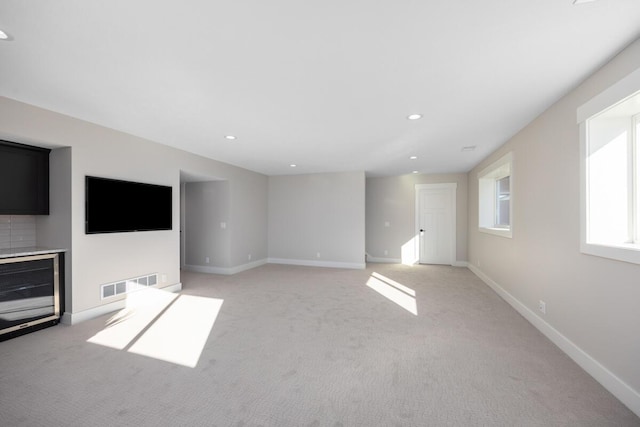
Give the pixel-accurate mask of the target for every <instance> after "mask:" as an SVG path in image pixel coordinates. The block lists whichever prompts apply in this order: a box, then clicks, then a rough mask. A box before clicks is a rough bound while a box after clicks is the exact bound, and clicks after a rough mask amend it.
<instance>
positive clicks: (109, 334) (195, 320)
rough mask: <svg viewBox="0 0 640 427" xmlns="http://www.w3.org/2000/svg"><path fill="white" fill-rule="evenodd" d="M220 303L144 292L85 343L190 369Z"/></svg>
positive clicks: (129, 300) (131, 296)
mask: <svg viewBox="0 0 640 427" xmlns="http://www.w3.org/2000/svg"><path fill="white" fill-rule="evenodd" d="M223 302H224V300H222V299H217V298H205V297H197V296H192V295H179V294H174V293H171V292H167V291H163V290H160V289H154V288H148V289H145V290H142V291H140V292H135V293H132V294H129V295H127V300H126V307H125V308H124V309H122V310H120V311H119V312H118V313H116V314H115V315H114V316H112V317H111V318H109V320H107V322H106V327H105V328H104V329H103V330H102V331H100V332H98V333H97V334H95V335H94V336H92V337H91V338H89V339H88V340H87V342H90V343H93V344H99V345H103V346H106V347H110V348H114V349H116V350H124V351H128V352H130V353H134V354H138V355H142V356H147V357H152V358H155V359H159V360H163V361H166V362H171V363H175V364H178V365H182V366H188V367H190V368H194V367H195V366H196V365H197V364H198V360H199V359H200V354H201V353H202V350H203V348H204V346H205V344H206V342H207V339H208V338H209V333H210V332H211V329H212V328H213V325H214V323H215V321H216V319H217V317H218V313H219V312H220V308H221V307H222V303H223Z"/></svg>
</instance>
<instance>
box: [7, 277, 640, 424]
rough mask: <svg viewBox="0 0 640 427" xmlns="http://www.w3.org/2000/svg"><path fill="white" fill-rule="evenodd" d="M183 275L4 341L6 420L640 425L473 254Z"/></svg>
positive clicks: (188, 422)
mask: <svg viewBox="0 0 640 427" xmlns="http://www.w3.org/2000/svg"><path fill="white" fill-rule="evenodd" d="M373 273H376V274H375V277H374V276H373ZM182 283H183V287H184V290H183V291H182V293H181V295H180V296H176V297H171V298H174V299H173V300H171V301H169V302H167V301H166V300H165V302H164V303H162V304H164V305H161V306H160V307H158V308H153V307H150V306H149V304H147V306H146V307H142V308H139V309H136V308H135V307H134V306H133V305H132V307H130V308H129V309H127V310H124V311H123V312H121V313H118V314H117V315H116V316H114V315H113V314H112V315H108V316H103V317H101V318H98V319H93V320H90V321H87V322H84V323H81V324H79V325H75V326H63V325H58V326H55V327H53V328H49V329H45V330H42V331H39V332H35V333H33V334H29V335H26V336H23V337H19V338H16V339H13V340H9V341H6V342H3V343H0V425H2V426H12V427H13V426H29V427H34V426H83V427H85V426H331V427H336V426H594V427H595V426H597V427H602V426H616V427H618V426H638V425H640V419H639V418H638V417H636V416H635V415H634V414H633V413H632V412H631V411H629V410H628V409H627V408H626V407H625V406H624V405H623V404H622V403H620V402H619V401H618V400H616V399H615V398H614V397H613V396H612V395H611V394H610V393H608V392H607V391H606V390H605V389H604V388H603V387H602V386H600V385H599V384H598V383H597V382H596V381H595V380H594V379H592V378H591V377H590V376H589V375H588V374H586V373H585V372H584V371H582V370H581V369H580V368H579V367H578V366H577V365H576V364H575V363H573V362H572V361H571V360H570V359H569V358H568V357H567V356H566V355H564V353H562V352H561V351H560V350H559V349H558V348H556V347H555V346H554V345H553V344H552V343H551V342H549V341H548V340H547V339H546V338H545V337H544V336H543V335H542V334H541V333H539V332H538V331H537V330H536V329H534V328H533V327H532V326H531V325H530V324H529V323H528V322H527V321H526V320H524V319H523V318H522V317H520V315H519V314H517V313H516V312H515V311H514V310H513V309H511V308H510V307H509V306H508V305H507V304H506V303H505V302H503V301H502V300H501V299H500V298H499V297H498V296H497V295H496V294H495V293H494V292H493V291H492V290H491V289H490V288H488V287H487V286H485V285H484V284H483V283H482V282H481V281H480V280H479V279H478V278H476V277H475V276H474V275H473V274H472V273H471V272H470V271H469V270H467V269H465V268H453V267H444V266H413V267H407V266H401V265H381V264H370V265H369V266H368V268H367V270H361V271H357V270H338V269H324V268H308V267H293V266H281V265H266V266H263V267H259V268H256V269H253V270H250V271H246V272H244V273H240V274H237V275H235V276H215V275H206V274H196V273H189V272H183V275H182ZM413 291H415V298H414V296H413V295H412V293H413ZM140 295H142V294H140ZM196 297H198V298H196ZM139 299H140V298H138V300H139ZM220 303H221V304H222V305H221V306H220ZM198 304H199V305H198ZM218 308H219V313H218V312H217V309H218ZM180 309H182V311H180ZM216 313H217V317H216ZM414 313H417V315H416V314H414ZM141 319H142V320H144V321H141ZM145 319H147V320H145ZM207 322H209V323H207ZM211 323H213V326H212V327H211V328H210V327H209V326H210V325H211ZM167 325H172V326H173V327H174V330H169V329H167V327H168V326H167ZM190 325H191V326H190ZM114 331H119V333H120V334H121V335H120V338H118V339H120V340H121V341H120V342H119V344H118V345H113V344H112V345H111V346H109V342H108V341H109V340H111V339H116V338H114V336H115V334H114ZM165 331H166V332H165ZM127 333H128V334H129V335H128V336H127ZM122 334H124V336H125V338H122ZM207 336H208V339H207ZM154 337H155V339H156V340H158V339H159V340H161V341H162V343H161V344H162V345H156V348H155V349H153V348H152V349H151V350H149V348H151V347H153V346H151V345H147V344H148V342H151V341H153V339H154ZM116 341H117V339H116ZM198 343H201V344H198ZM145 345H146V347H147V350H145V349H144V348H143V347H145ZM114 347H115V348H114ZM200 348H201V350H202V352H201V353H200ZM145 351H146V352H145ZM172 351H174V352H176V353H177V355H173V356H167V355H168V354H169V353H171V352H172ZM154 352H155V353H154ZM180 352H182V354H181V353H180ZM142 354H149V355H150V356H145V355H142ZM151 356H152V357H151ZM172 357H174V358H175V360H178V361H179V362H178V363H176V362H169V361H167V360H172V359H171V358H172ZM162 359H164V360H162ZM185 361H186V362H185ZM189 361H192V362H193V363H191V362H189ZM189 363H191V366H195V367H190V366H189Z"/></svg>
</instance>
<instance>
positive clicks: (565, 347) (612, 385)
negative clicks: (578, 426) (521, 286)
mask: <svg viewBox="0 0 640 427" xmlns="http://www.w3.org/2000/svg"><path fill="white" fill-rule="evenodd" d="M468 268H469V270H471V271H472V272H473V273H474V274H475V275H476V276H478V277H479V278H480V279H482V281H483V282H485V283H486V284H487V285H488V286H489V287H490V288H491V289H493V290H494V291H495V292H496V293H497V294H498V295H500V297H501V298H502V299H504V300H505V301H506V302H508V303H509V304H510V305H511V306H512V307H513V308H514V309H515V310H516V311H517V312H518V313H520V314H521V315H522V316H523V317H524V318H525V319H527V320H528V321H529V322H530V323H531V324H532V325H533V326H535V327H536V328H537V329H538V330H539V331H540V332H542V333H543V334H544V335H545V336H546V337H547V338H549V339H550V340H551V341H552V342H553V343H554V344H555V345H557V346H558V347H559V348H560V349H561V350H562V351H564V352H565V353H566V354H567V355H568V356H569V357H570V358H571V359H573V361H574V362H576V363H577V364H578V365H579V366H580V367H581V368H582V369H584V370H585V371H587V373H588V374H589V375H591V376H592V377H593V378H595V379H596V380H597V381H598V382H599V383H600V384H602V385H603V386H604V388H606V389H607V390H609V392H611V394H613V395H614V396H615V397H617V398H618V400H620V401H621V402H622V403H624V404H625V405H627V407H629V409H631V410H632V411H633V412H634V413H635V414H636V415H638V416H640V393H638V391H636V390H634V389H633V388H631V387H630V386H629V385H628V384H627V383H625V382H624V381H622V380H621V379H620V378H618V377H617V376H616V375H615V374H614V373H613V372H611V371H609V370H608V369H607V368H606V367H605V366H603V365H602V364H601V363H600V362H598V361H597V360H596V359H594V358H593V357H591V356H590V355H589V354H587V353H586V352H585V351H584V350H582V349H581V348H580V347H578V346H577V345H576V344H574V343H573V342H572V341H571V340H570V339H569V338H567V337H565V336H564V335H562V334H561V333H560V332H559V331H558V330H557V329H555V328H554V327H553V326H551V325H550V324H548V323H547V322H545V321H544V320H543V319H542V318H541V317H540V316H538V315H537V314H536V313H535V312H534V311H532V310H531V309H530V308H528V307H527V306H525V305H524V304H523V303H521V302H520V301H518V300H517V299H516V298H515V297H514V296H513V295H511V294H510V293H509V292H507V291H506V290H504V289H503V288H502V287H501V286H500V285H498V284H497V283H496V282H494V281H493V280H492V279H491V278H490V277H489V276H487V275H486V274H485V273H484V272H483V271H482V270H480V269H479V268H478V267H476V266H475V265H473V264H469V265H468Z"/></svg>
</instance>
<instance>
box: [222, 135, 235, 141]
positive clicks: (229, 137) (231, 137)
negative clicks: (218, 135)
mask: <svg viewBox="0 0 640 427" xmlns="http://www.w3.org/2000/svg"><path fill="white" fill-rule="evenodd" d="M224 137H225V138H227V139H231V140H233V139H236V137H235V136H233V135H225V136H224Z"/></svg>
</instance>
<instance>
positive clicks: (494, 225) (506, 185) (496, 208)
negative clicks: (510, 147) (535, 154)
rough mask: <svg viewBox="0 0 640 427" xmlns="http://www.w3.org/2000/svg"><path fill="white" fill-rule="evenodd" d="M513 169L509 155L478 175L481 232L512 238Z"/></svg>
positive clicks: (510, 155) (479, 224)
mask: <svg viewBox="0 0 640 427" xmlns="http://www.w3.org/2000/svg"><path fill="white" fill-rule="evenodd" d="M512 169H513V167H512V154H511V153H509V154H507V155H505V156H504V157H502V158H500V159H499V160H498V161H496V162H495V163H493V164H492V165H491V166H489V167H487V168H486V169H484V170H483V171H482V172H480V173H479V174H478V191H479V193H478V201H479V206H478V209H479V223H478V226H479V229H480V231H483V232H485V233H490V234H496V235H498V236H504V237H511V230H512V223H511V218H512V215H511V206H512V203H511V200H512V194H511V189H512V184H513V179H512Z"/></svg>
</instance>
